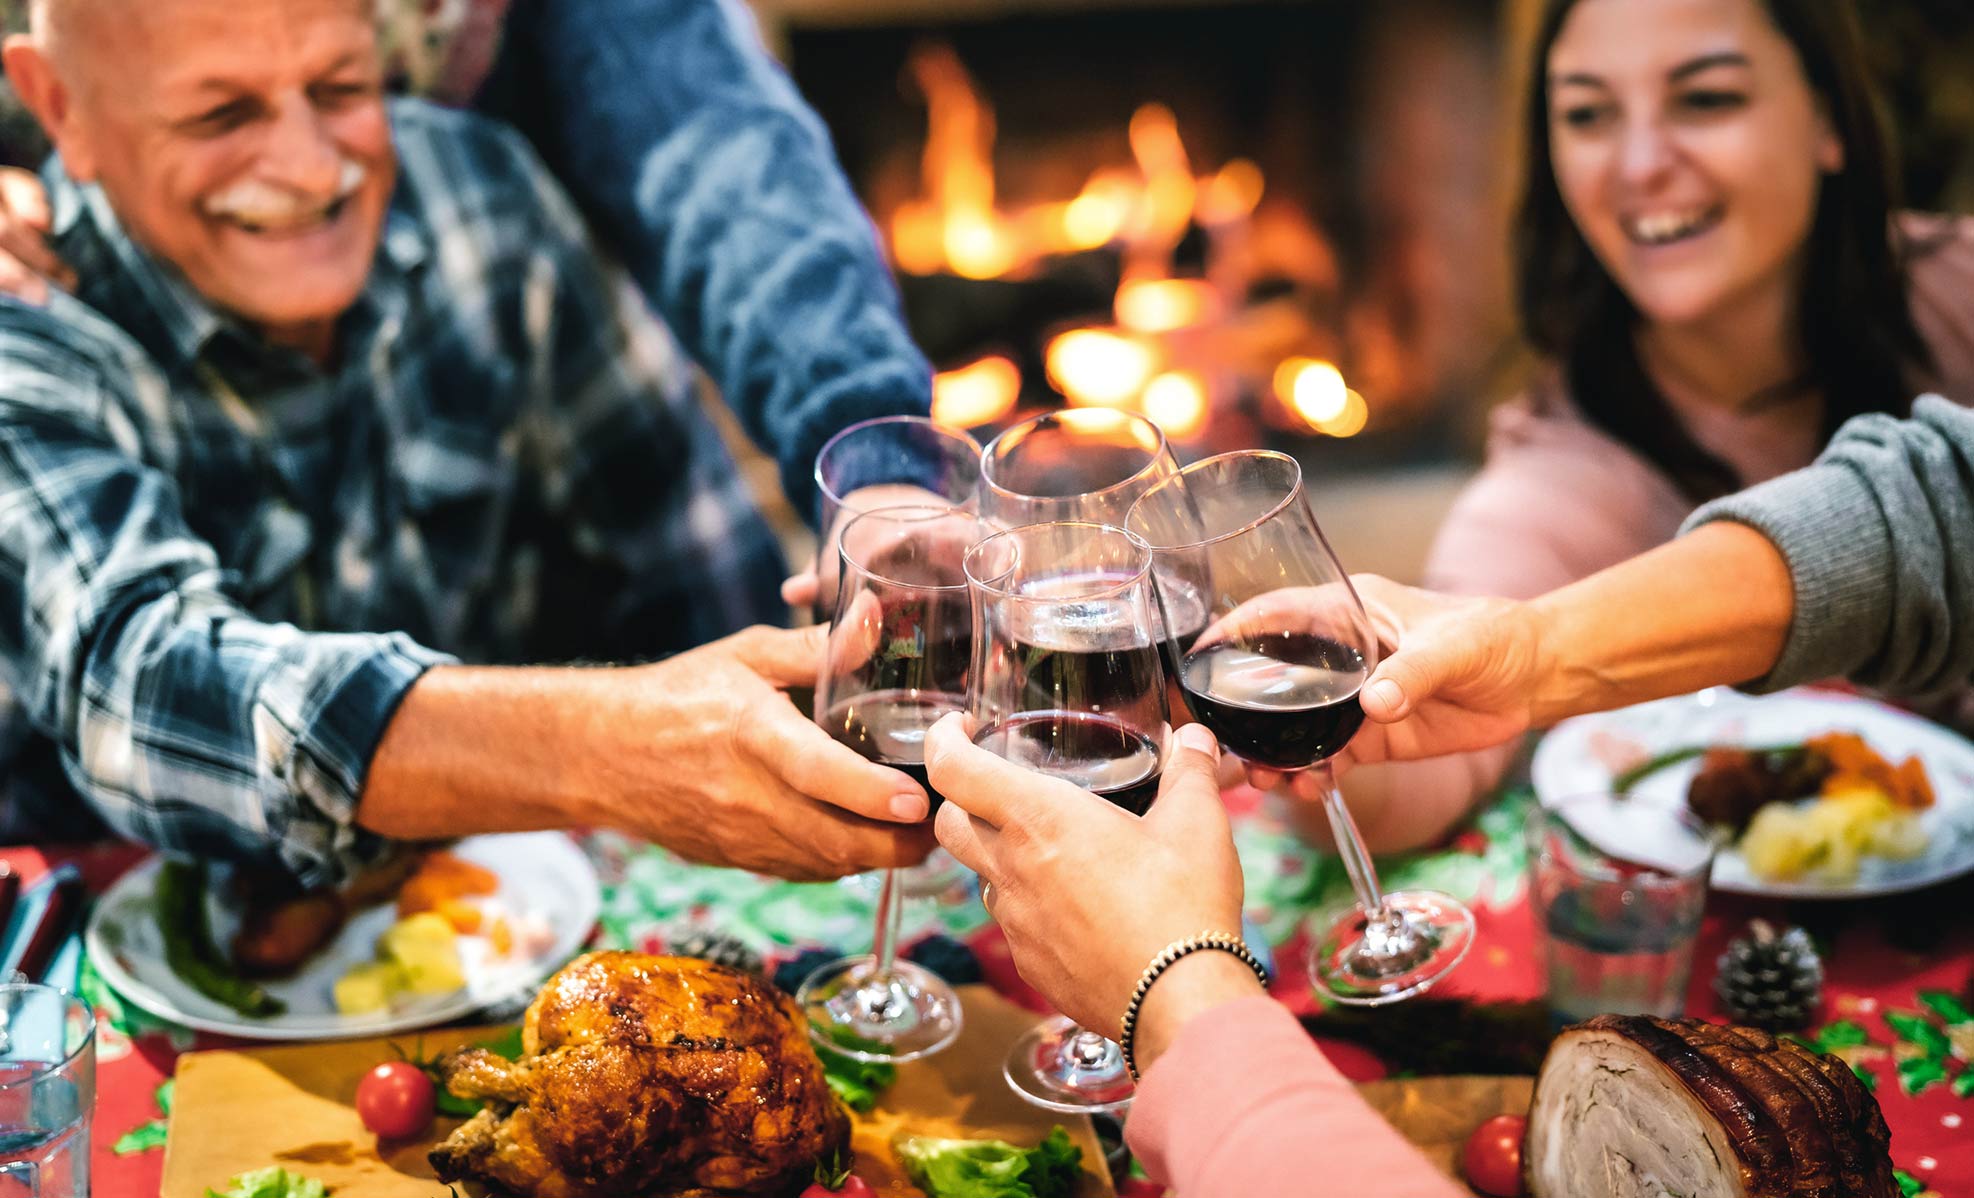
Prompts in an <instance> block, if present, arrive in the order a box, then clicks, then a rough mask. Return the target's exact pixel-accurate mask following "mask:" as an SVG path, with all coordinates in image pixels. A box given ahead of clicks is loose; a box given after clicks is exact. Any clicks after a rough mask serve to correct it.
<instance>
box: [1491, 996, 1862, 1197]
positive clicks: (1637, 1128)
mask: <svg viewBox="0 0 1974 1198" xmlns="http://www.w3.org/2000/svg"><path fill="white" fill-rule="evenodd" d="M1890 1144H1891V1133H1890V1132H1889V1131H1888V1130H1887V1129H1886V1127H1885V1120H1884V1116H1883V1115H1881V1114H1880V1113H1879V1110H1878V1103H1877V1100H1876V1099H1874V1098H1873V1097H1872V1096H1871V1093H1870V1091H1868V1090H1866V1089H1865V1088H1864V1085H1863V1084H1862V1083H1861V1082H1859V1081H1858V1079H1857V1077H1856V1075H1855V1074H1853V1073H1852V1072H1851V1070H1850V1067H1849V1066H1847V1065H1845V1064H1844V1062H1842V1061H1841V1060H1838V1059H1837V1058H1836V1057H1833V1056H1828V1055H1824V1054H1820V1053H1816V1052H1813V1051H1811V1050H1809V1049H1807V1048H1804V1047H1803V1046H1801V1045H1800V1044H1797V1043H1795V1042H1792V1041H1788V1040H1778V1039H1777V1038H1775V1037H1774V1036H1771V1035H1769V1034H1768V1033H1767V1032H1762V1031H1757V1030H1755V1029H1753V1028H1741V1027H1723V1026H1720V1025H1718V1024H1712V1023H1704V1022H1701V1021H1699V1020H1692V1019H1683V1020H1665V1019H1655V1018H1652V1017H1650V1016H1644V1015H1599V1016H1598V1017H1596V1018H1595V1019H1592V1020H1589V1021H1588V1022H1586V1023H1580V1024H1577V1025H1575V1026H1574V1027H1570V1028H1566V1029H1564V1031H1563V1033H1562V1035H1560V1036H1558V1037H1557V1038H1556V1041H1555V1043H1554V1044H1552V1045H1551V1046H1550V1049H1549V1054H1548V1056H1547V1057H1545V1058H1544V1060H1543V1062H1542V1070H1541V1072H1540V1074H1539V1075H1538V1076H1537V1078H1536V1083H1535V1099H1534V1102H1533V1104H1532V1107H1531V1109H1530V1112H1529V1122H1528V1138H1527V1142H1526V1145H1525V1148H1524V1159H1525V1161H1526V1170H1527V1180H1528V1185H1529V1190H1530V1192H1531V1193H1532V1194H1535V1195H1536V1196H1537V1198H1574V1196H1576V1195H1583V1194H1607V1193H1619V1194H1679V1195H1682V1196H1683V1198H1784V1196H1788V1195H1798V1194H1842V1195H1844V1196H1845V1198H1897V1195H1898V1193H1899V1188H1898V1185H1897V1183H1896V1182H1895V1181H1894V1180H1893V1177H1892V1160H1891V1155H1890V1150H1889V1149H1890Z"/></svg>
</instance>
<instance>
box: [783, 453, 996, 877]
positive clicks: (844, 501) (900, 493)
mask: <svg viewBox="0 0 1974 1198" xmlns="http://www.w3.org/2000/svg"><path fill="white" fill-rule="evenodd" d="M979 491H980V442H978V441H976V440H974V439H973V438H972V437H970V436H968V435H967V434H965V433H963V432H958V431H956V430H954V429H949V428H943V427H941V426H939V425H937V424H934V423H933V422H932V421H931V420H930V419H929V418H927V417H924V416H880V417H877V418H876V419H873V420H865V421H860V422H859V423H857V424H853V425H851V426H850V427H848V428H846V429H844V430H843V431H842V432H839V433H837V434H836V435H835V436H834V437H831V438H830V439H829V440H828V441H825V442H824V443H823V447H822V449H821V450H820V451H819V452H818V453H817V454H816V492H817V494H818V495H819V496H820V497H821V507H820V510H819V512H818V515H819V520H818V523H817V525H816V527H817V528H818V529H820V530H821V535H820V540H819V544H818V546H817V550H816V585H817V591H816V602H815V606H814V608H813V609H812V611H811V613H810V614H811V616H812V618H814V619H815V620H817V621H822V620H826V619H828V618H829V616H830V613H831V612H833V611H834V610H835V606H836V579H837V553H836V542H837V539H838V536H839V534H840V533H841V530H842V526H843V524H844V523H845V522H846V521H847V520H849V519H850V518H851V517H854V516H857V515H859V514H861V513H863V512H868V511H871V510H873V509H876V508H880V507H894V506H897V505H900V504H921V503H923V504H933V505H940V506H950V507H956V508H963V509H966V510H968V511H973V510H975V509H976V508H977V506H978V496H979ZM966 876H967V874H966V871H965V869H964V868H963V867H962V866H961V865H960V863H959V862H958V861H956V860H954V859H953V856H952V854H950V853H948V852H947V851H946V850H945V849H933V850H932V855H931V856H930V857H927V858H926V859H925V861H924V862H923V863H921V864H919V865H914V866H912V867H911V868H910V869H905V870H901V871H899V873H898V875H897V877H896V879H895V880H896V881H897V883H898V884H899V886H900V887H901V888H902V889H903V891H904V892H905V894H906V895H907V896H909V897H913V898H930V897H934V896H938V895H943V894H948V893H950V892H952V891H953V890H955V889H956V888H957V885H958V883H959V882H960V881H961V880H962V879H964V878H965V877H966ZM856 881H857V882H859V883H867V881H868V875H859V876H858V878H857V879H856ZM879 897H880V902H881V900H882V896H881V895H880V896H879Z"/></svg>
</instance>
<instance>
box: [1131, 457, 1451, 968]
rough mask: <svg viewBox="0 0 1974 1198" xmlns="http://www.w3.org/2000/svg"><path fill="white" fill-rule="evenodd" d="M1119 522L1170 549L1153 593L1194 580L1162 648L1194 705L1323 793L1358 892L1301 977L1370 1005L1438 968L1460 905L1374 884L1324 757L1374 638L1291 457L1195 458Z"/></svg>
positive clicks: (1348, 726) (1372, 664) (1261, 757)
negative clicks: (1202, 617) (1179, 636)
mask: <svg viewBox="0 0 1974 1198" xmlns="http://www.w3.org/2000/svg"><path fill="white" fill-rule="evenodd" d="M1182 483H1183V487H1182V486H1181V484H1182ZM1129 524H1130V528H1131V530H1132V531H1133V532H1135V533H1137V534H1138V535H1139V536H1141V537H1143V538H1144V539H1145V541H1147V542H1148V543H1149V544H1150V545H1152V546H1153V552H1154V554H1155V555H1156V556H1157V557H1159V558H1160V559H1167V558H1170V559H1172V561H1173V562H1174V566H1173V568H1172V569H1170V570H1159V571H1155V577H1156V579H1157V582H1158V589H1159V592H1160V596H1161V600H1162V601H1165V602H1168V603H1170V602H1172V601H1174V600H1179V601H1190V600H1191V596H1190V595H1178V594H1174V593H1170V586H1169V583H1168V580H1169V579H1173V578H1181V577H1184V578H1190V579H1191V580H1193V581H1194V582H1195V583H1201V584H1206V585H1203V586H1202V587H1201V588H1200V589H1199V590H1198V591H1197V592H1196V593H1197V594H1198V595H1200V596H1203V597H1204V599H1205V605H1206V608H1207V612H1206V614H1207V622H1206V628H1205V630H1204V631H1203V632H1202V633H1201V634H1200V635H1199V637H1198V639H1197V640H1196V641H1195V642H1194V643H1193V644H1192V645H1191V646H1190V647H1183V646H1179V645H1177V644H1173V643H1169V648H1168V654H1169V659H1168V660H1169V663H1170V666H1169V668H1170V669H1171V670H1172V672H1173V673H1174V674H1176V675H1177V676H1178V682H1179V690H1180V692H1181V693H1182V694H1183V695H1184V696H1185V701H1186V705H1187V706H1188V707H1189V708H1191V709H1192V713H1193V718H1194V719H1197V720H1198V721H1199V722H1200V723H1202V724H1205V725H1206V726H1207V727H1208V728H1209V729H1211V730H1212V732H1213V734H1214V735H1215V736H1217V737H1219V738H1220V742H1221V744H1223V745H1225V746H1226V747H1227V748H1228V749H1229V750H1231V751H1232V752H1234V753H1237V754H1239V755H1240V756H1242V757H1244V758H1246V759H1247V760H1249V761H1252V762H1254V763H1256V764H1257V765H1263V766H1266V767H1268V768H1270V769H1274V770H1281V771H1285V772H1296V771H1301V770H1308V771H1310V773H1311V775H1312V777H1313V778H1314V779H1315V780H1316V782H1317V783H1318V787H1319V789H1320V790H1321V791H1322V794H1323V806H1324V811H1325V814H1326V815H1327V816H1328V817H1329V822H1330V828H1331V831H1332V832H1333V833H1334V835H1335V837H1336V842H1337V853H1338V855H1339V856H1340V857H1341V858H1342V859H1343V863H1344V868H1345V871H1346V872H1347V873H1349V875H1350V881H1351V885H1352V887H1353V888H1354V890H1355V892H1356V896H1357V905H1356V908H1355V910H1354V911H1352V912H1351V913H1350V914H1349V915H1347V916H1345V917H1344V918H1343V919H1341V920H1340V921H1338V922H1337V923H1336V925H1335V926H1333V927H1331V928H1330V929H1328V930H1327V932H1325V933H1324V934H1323V936H1322V937H1321V939H1320V940H1319V942H1318V944H1317V945H1316V948H1315V951H1314V953H1313V955H1312V957H1311V959H1310V978H1311V980H1312V981H1313V982H1314V983H1315V984H1316V985H1317V986H1319V987H1321V988H1322V989H1323V990H1324V991H1325V992H1327V993H1328V994H1329V995H1330V996H1331V997H1332V998H1335V999H1336V1000H1337V1001H1338V1002H1342V1003H1350V1004H1355V1005H1360V1006H1376V1005H1379V1004H1382V1003H1389V1002H1396V1001H1398V1000H1399V999H1402V998H1409V997H1411V996H1412V995H1415V994H1418V993H1420V992H1421V991H1423V990H1425V989H1426V988H1427V987H1429V986H1431V985H1432V984H1433V983H1434V982H1437V981H1438V980H1439V979H1441V978H1443V977H1445V976H1446V974H1447V973H1448V972H1450V971H1451V970H1452V969H1453V968H1454V966H1456V965H1458V964H1459V963H1460V961H1461V959H1462V958H1463V957H1465V956H1466V953H1467V949H1468V948H1469V947H1471V945H1472V944H1473V938H1474V917H1473V914H1472V912H1470V911H1468V910H1467V908H1466V907H1465V906H1464V905H1462V904H1461V903H1460V902H1459V901H1458V900H1456V899H1454V898H1451V897H1450V896H1447V895H1444V894H1439V893H1436V892H1432V891H1423V890H1413V891H1403V892H1399V893H1394V894H1386V893H1384V892H1383V891H1382V890H1381V889H1380V887H1379V885H1378V875H1377V870H1376V869H1375V868H1374V867H1373V866H1372V863H1371V856H1370V853H1369V852H1368V851H1366V849H1365V848H1364V842H1363V838H1362V837H1360V836H1359V835H1358V832H1357V825H1356V823H1355V822H1354V821H1353V820H1352V819H1351V816H1350V809H1349V808H1348V807H1347V806H1345V805H1344V802H1343V797H1342V796H1341V795H1340V794H1338V793H1337V788H1336V779H1335V777H1334V776H1333V774H1332V773H1331V771H1330V767H1329V764H1328V761H1329V758H1330V756H1331V755H1332V754H1334V753H1335V752H1336V751H1337V750H1339V749H1341V748H1343V747H1344V745H1345V744H1346V743H1348V742H1349V740H1350V738H1351V736H1352V735H1353V734H1355V733H1356V731H1357V729H1358V727H1359V726H1360V725H1361V724H1362V723H1363V722H1364V710H1363V708H1362V707H1360V706H1359V705H1358V692H1359V691H1360V690H1361V689H1362V687H1363V685H1364V682H1365V680H1366V679H1367V678H1368V677H1369V676H1370V674H1371V671H1372V670H1373V669H1375V668H1376V667H1377V664H1378V649H1379V646H1378V638H1377V635H1376V634H1375V633H1374V632H1373V630H1372V628H1371V621H1370V618H1369V616H1367V615H1366V614H1365V611H1364V607H1363V605H1362V604H1361V603H1360V602H1359V601H1358V599H1357V592H1356V591H1355V590H1353V589H1352V588H1351V585H1350V579H1349V576H1348V575H1346V574H1345V573H1344V570H1343V567H1342V566H1341V565H1340V564H1339V563H1338V562H1337V559H1336V555H1335V554H1333V553H1332V552H1331V551H1330V546H1329V543H1328V542H1327V541H1326V540H1324V538H1323V532H1322V529H1320V528H1319V527H1318V526H1317V524H1316V517H1315V515H1314V514H1313V513H1312V512H1311V511H1310V509H1309V504H1308V502H1307V499H1306V497H1305V495H1304V492H1303V487H1302V468H1301V467H1300V466H1298V465H1297V464H1296V461H1295V459H1294V458H1291V457H1289V456H1287V455H1286V454H1280V453H1271V452H1267V451H1263V450H1244V451H1241V452H1238V453H1228V454H1221V455H1220V456H1218V457H1212V458H1207V459H1206V460H1204V461H1201V462H1195V463H1194V464H1193V465H1191V466H1188V467H1187V468H1186V469H1185V470H1184V471H1183V472H1182V473H1181V474H1179V475H1178V476H1177V477H1175V478H1174V479H1172V480H1169V481H1168V482H1167V483H1163V484H1160V485H1158V486H1155V487H1153V488H1151V489H1150V490H1148V491H1147V492H1146V493H1145V495H1144V497H1143V498H1141V499H1140V500H1139V501H1138V503H1137V505H1136V506H1135V507H1133V508H1132V510H1131V515H1130V517H1129Z"/></svg>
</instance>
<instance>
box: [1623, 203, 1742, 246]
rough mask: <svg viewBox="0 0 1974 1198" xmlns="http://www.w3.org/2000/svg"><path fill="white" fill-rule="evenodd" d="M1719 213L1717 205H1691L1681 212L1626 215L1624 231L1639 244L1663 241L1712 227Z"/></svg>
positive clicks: (1661, 242)
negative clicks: (1694, 206) (1691, 206)
mask: <svg viewBox="0 0 1974 1198" xmlns="http://www.w3.org/2000/svg"><path fill="white" fill-rule="evenodd" d="M1720 214H1721V210H1720V209H1719V208H1718V207H1714V208H1693V209H1689V210H1687V211H1685V212H1654V213H1650V214H1647V215H1645V216H1632V217H1626V218H1625V219H1624V231H1625V235H1626V236H1627V237H1630V238H1631V239H1632V240H1633V241H1636V242H1639V243H1640V244H1643V245H1666V244H1668V243H1670V242H1674V241H1678V240H1680V239H1681V238H1685V237H1691V236H1693V235H1694V234H1696V233H1701V232H1704V231H1706V230H1707V229H1711V228H1713V226H1714V225H1715V224H1716V223H1718V222H1719V220H1720Z"/></svg>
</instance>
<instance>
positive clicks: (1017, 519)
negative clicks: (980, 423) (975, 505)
mask: <svg viewBox="0 0 1974 1198" xmlns="http://www.w3.org/2000/svg"><path fill="white" fill-rule="evenodd" d="M1177 473H1179V462H1178V459H1176V458H1174V457H1173V456H1172V449H1171V447H1170V446H1168V445H1167V444H1166V443H1165V434H1164V433H1163V432H1161V431H1160V430H1159V427H1158V425H1156V424H1154V423H1152V422H1151V421H1150V420H1147V419H1145V418H1144V417H1143V416H1140V415H1137V414H1136V413H1134V412H1122V411H1118V410H1117V409H1115V408H1065V409H1063V410H1062V411H1058V412H1047V413H1044V414H1043V415H1040V416H1036V417H1034V418H1032V419H1029V420H1024V421H1022V422H1021V423H1020V424H1017V425H1013V426H1012V427H1010V428H1008V429H1007V430H1006V431H1005V432H1003V433H1002V434H1001V435H1000V436H998V437H995V438H994V439H993V440H992V441H989V442H988V443H987V448H986V449H985V450H982V451H981V454H980V478H981V488H980V514H981V516H982V517H984V518H985V519H987V520H988V522H990V523H992V524H994V525H996V526H998V527H1001V528H1015V527H1018V526H1020V525H1023V524H1046V523H1051V522H1056V521H1063V520H1087V521H1092V522H1094V523H1099V524H1112V525H1117V526H1119V527H1122V526H1123V524H1124V517H1125V515H1126V514H1128V513H1129V512H1130V510H1131V504H1132V503H1133V502H1134V501H1136V500H1137V498H1138V496H1140V495H1142V494H1144V493H1145V491H1146V490H1147V489H1148V488H1150V487H1151V486H1153V485H1154V484H1156V483H1158V482H1161V481H1163V480H1165V479H1168V478H1171V477H1172V476H1173V475H1175V474H1177Z"/></svg>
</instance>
